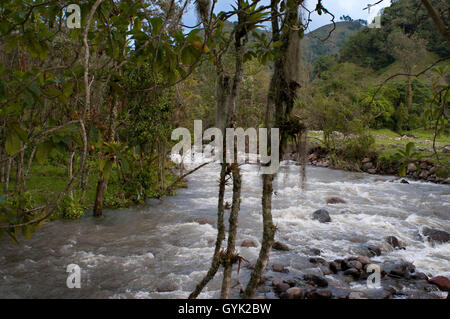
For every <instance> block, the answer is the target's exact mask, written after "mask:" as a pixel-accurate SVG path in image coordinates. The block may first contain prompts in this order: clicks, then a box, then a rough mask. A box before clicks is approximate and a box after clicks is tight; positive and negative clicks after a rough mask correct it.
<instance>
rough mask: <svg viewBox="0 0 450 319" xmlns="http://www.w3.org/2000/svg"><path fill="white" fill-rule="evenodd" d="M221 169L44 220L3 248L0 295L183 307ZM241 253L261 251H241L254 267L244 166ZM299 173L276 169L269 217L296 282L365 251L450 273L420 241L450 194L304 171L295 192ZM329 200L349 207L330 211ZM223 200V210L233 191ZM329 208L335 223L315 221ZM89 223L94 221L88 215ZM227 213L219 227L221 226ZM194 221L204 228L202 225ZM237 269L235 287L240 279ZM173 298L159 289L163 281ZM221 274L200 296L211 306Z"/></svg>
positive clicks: (432, 187)
mask: <svg viewBox="0 0 450 319" xmlns="http://www.w3.org/2000/svg"><path fill="white" fill-rule="evenodd" d="M219 172H220V167H219V165H218V164H215V163H211V164H209V165H207V166H206V167H203V168H201V169H200V170H198V171H197V172H195V173H194V174H192V175H191V176H190V177H189V188H186V189H180V190H178V191H177V196H174V197H167V198H164V199H163V200H149V201H148V203H147V204H146V205H143V206H139V207H134V208H130V209H121V210H111V211H106V212H105V217H104V218H101V219H95V218H93V217H90V216H85V217H83V218H82V219H80V220H78V221H56V222H51V223H47V224H45V225H44V226H42V228H41V229H40V231H38V232H37V233H36V234H35V235H34V236H33V238H32V239H30V240H26V239H22V240H21V241H20V243H19V244H18V245H14V244H12V243H11V242H10V241H9V240H8V239H7V238H2V239H1V240H0V249H1V251H2V253H1V255H0V298H186V297H187V296H188V294H189V293H190V291H191V290H192V289H193V288H194V287H195V285H196V284H197V282H199V281H200V280H201V279H202V277H203V276H204V275H205V273H206V271H207V270H208V267H209V264H210V261H211V256H212V254H213V251H214V242H215V238H216V234H217V231H216V228H215V222H216V207H217V194H218V183H217V180H218V178H219ZM242 174H243V178H242V180H243V191H242V204H241V211H240V214H239V231H238V244H239V243H240V242H241V241H242V240H244V239H252V240H254V241H256V242H257V243H258V247H238V250H239V252H240V254H241V255H243V256H245V257H246V258H247V259H249V260H250V261H255V260H256V258H257V256H258V252H259V248H260V244H259V243H260V239H261V227H262V217H261V186H262V181H261V176H260V175H259V174H258V167H257V166H256V165H243V166H242ZM299 176H300V174H299V167H298V166H295V165H291V164H288V163H283V166H282V167H281V169H280V173H279V174H278V176H277V178H276V180H275V182H274V186H275V187H274V188H275V194H274V197H273V211H272V213H273V218H274V222H275V223H276V225H277V227H278V232H277V235H276V239H277V240H280V241H282V242H283V243H286V244H288V245H289V246H290V248H291V250H290V251H289V252H276V251H274V252H272V255H271V262H282V263H283V264H285V265H287V267H288V269H289V270H290V272H291V273H292V274H294V275H295V274H301V273H302V272H303V271H304V270H305V267H311V265H310V264H309V263H307V262H305V257H306V256H307V254H308V250H309V249H310V248H318V249H320V250H321V251H322V256H324V258H326V259H331V258H337V257H345V256H349V255H353V254H361V253H364V250H365V245H367V244H373V245H377V246H378V247H380V248H381V249H382V252H383V253H382V256H379V257H376V258H375V260H378V261H384V260H399V259H403V260H406V261H410V262H413V263H414V264H415V265H416V267H417V269H418V270H419V271H422V272H425V273H428V274H433V275H444V276H447V277H449V276H450V244H449V243H447V244H440V245H435V246H433V245H431V244H430V243H428V242H425V241H424V240H423V239H422V238H421V237H420V234H419V231H420V229H421V228H422V227H424V226H428V227H433V228H439V229H442V230H445V231H450V187H449V186H448V185H437V184H432V183H423V182H413V181H411V182H410V184H401V183H399V182H398V181H391V180H393V179H394V178H393V177H386V176H383V177H380V176H374V175H368V174H363V173H349V172H344V171H338V170H331V169H327V168H315V167H308V168H307V181H306V182H305V183H304V187H303V188H302V187H300V178H299ZM331 196H337V197H339V198H342V199H344V200H345V201H346V203H345V204H335V205H327V204H326V203H325V199H326V198H327V197H331ZM225 197H226V200H227V201H228V202H230V203H231V186H228V187H227V193H226V196H225ZM319 208H325V209H327V210H328V211H329V213H330V216H331V219H332V222H331V223H327V224H321V223H319V222H318V221H314V220H312V219H311V214H312V212H313V211H315V210H316V209H319ZM87 215H91V214H87ZM227 215H228V213H226V216H225V220H226V221H227V220H228V216H227ZM198 218H206V219H207V221H208V223H206V224H202V225H201V224H199V223H197V222H196V219H198ZM391 235H393V236H396V237H397V238H398V239H399V240H400V241H401V242H402V243H404V244H405V245H406V248H407V249H406V250H394V249H392V247H390V246H389V245H388V244H387V243H386V242H385V237H387V236H391ZM69 264H78V265H79V266H80V267H81V289H68V288H67V286H66V279H67V276H68V273H66V267H67V265H69ZM248 274H249V270H247V269H245V268H243V269H241V272H240V274H239V275H237V274H236V272H234V273H233V276H234V278H237V279H239V280H240V281H241V282H242V283H245V282H246V281H247V280H248ZM167 282H170V283H173V284H176V286H177V287H178V289H176V290H175V291H171V292H158V287H160V286H161V285H162V284H164V283H167ZM220 284H221V275H218V276H216V278H215V279H214V280H213V281H212V282H211V283H210V284H209V285H208V286H207V288H206V289H205V291H204V292H203V293H202V294H201V295H200V297H201V298H211V297H218V291H219V289H220Z"/></svg>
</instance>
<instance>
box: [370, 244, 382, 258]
mask: <svg viewBox="0 0 450 319" xmlns="http://www.w3.org/2000/svg"><path fill="white" fill-rule="evenodd" d="M367 250H368V251H369V255H370V256H380V255H381V249H380V248H379V247H377V246H374V245H368V246H367Z"/></svg>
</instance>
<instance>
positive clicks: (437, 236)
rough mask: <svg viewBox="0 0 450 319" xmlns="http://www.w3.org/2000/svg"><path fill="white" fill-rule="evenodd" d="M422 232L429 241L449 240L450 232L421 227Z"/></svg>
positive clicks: (440, 241) (441, 241)
mask: <svg viewBox="0 0 450 319" xmlns="http://www.w3.org/2000/svg"><path fill="white" fill-rule="evenodd" d="M422 234H423V235H424V236H426V237H428V240H429V241H433V242H436V243H446V242H448V241H450V234H449V233H447V232H446V231H443V230H439V229H432V228H428V227H424V228H423V229H422Z"/></svg>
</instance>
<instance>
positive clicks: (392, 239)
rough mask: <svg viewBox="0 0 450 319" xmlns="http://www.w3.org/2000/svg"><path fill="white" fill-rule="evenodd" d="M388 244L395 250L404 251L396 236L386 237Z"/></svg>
mask: <svg viewBox="0 0 450 319" xmlns="http://www.w3.org/2000/svg"><path fill="white" fill-rule="evenodd" d="M386 242H387V243H388V244H389V245H391V246H392V247H394V248H403V249H404V247H402V246H401V245H400V242H399V241H398V239H397V237H395V236H388V237H386Z"/></svg>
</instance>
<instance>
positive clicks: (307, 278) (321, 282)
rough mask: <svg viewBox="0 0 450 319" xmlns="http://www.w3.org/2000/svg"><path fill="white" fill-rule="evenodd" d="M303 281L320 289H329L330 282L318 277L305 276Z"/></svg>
mask: <svg viewBox="0 0 450 319" xmlns="http://www.w3.org/2000/svg"><path fill="white" fill-rule="evenodd" d="M303 280H304V281H307V282H310V283H313V284H315V285H316V286H318V287H328V281H327V280H326V279H325V278H323V277H320V276H316V275H304V276H303Z"/></svg>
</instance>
